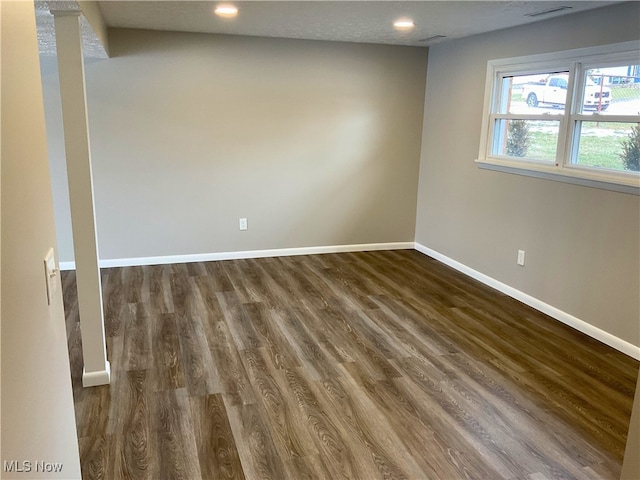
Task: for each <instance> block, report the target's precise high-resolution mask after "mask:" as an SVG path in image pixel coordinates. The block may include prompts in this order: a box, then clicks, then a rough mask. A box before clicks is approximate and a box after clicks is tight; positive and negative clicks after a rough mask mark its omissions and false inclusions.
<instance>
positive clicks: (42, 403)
mask: <svg viewBox="0 0 640 480" xmlns="http://www.w3.org/2000/svg"><path fill="white" fill-rule="evenodd" d="M1 7H2V8H1V12H2V13H1V15H0V16H1V25H2V28H1V30H2V54H1V58H2V82H1V83H2V155H1V158H2V169H1V170H2V179H1V185H2V189H1V190H2V214H1V216H2V255H1V261H2V348H0V351H2V422H1V425H2V427H1V433H2V435H1V437H2V440H3V442H2V447H1V449H0V457H1V458H0V462H2V469H3V470H4V463H3V462H4V461H7V462H12V461H17V462H19V466H20V467H21V468H22V469H23V470H25V467H26V465H25V464H23V463H22V462H25V461H28V462H32V463H31V466H32V470H31V471H30V472H27V471H24V473H17V472H16V471H15V470H14V471H13V472H12V473H9V472H4V471H3V473H2V474H1V475H2V478H30V479H32V478H33V479H35V478H65V479H70V478H80V458H79V454H78V441H77V438H76V423H75V414H74V410H73V396H72V392H71V375H70V372H69V356H68V353H67V335H66V331H65V321H64V311H63V306H62V293H61V292H62V287H61V285H60V281H59V275H58V276H57V278H56V282H57V292H56V294H55V295H54V297H53V303H52V305H51V306H49V305H47V290H46V282H45V275H44V263H43V261H44V257H45V255H46V253H47V251H48V250H49V248H50V247H55V244H56V240H55V227H54V220H53V219H54V217H53V201H52V197H51V181H50V177H49V165H48V162H47V144H46V137H45V121H44V109H43V102H42V88H41V86H40V70H39V65H38V43H37V37H36V28H35V13H34V4H33V2H2V5H1ZM36 461H41V462H42V461H44V462H52V463H62V464H63V467H62V471H61V472H59V473H58V474H48V473H46V472H45V473H43V472H37V471H36V465H35V462H36Z"/></svg>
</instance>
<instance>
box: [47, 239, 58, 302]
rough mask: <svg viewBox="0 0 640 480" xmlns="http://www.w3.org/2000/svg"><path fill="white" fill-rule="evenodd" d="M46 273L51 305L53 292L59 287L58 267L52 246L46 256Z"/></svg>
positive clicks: (48, 298)
mask: <svg viewBox="0 0 640 480" xmlns="http://www.w3.org/2000/svg"><path fill="white" fill-rule="evenodd" d="M44 275H45V281H46V283H47V304H48V305H51V302H52V301H53V294H54V293H55V292H56V290H57V288H58V281H57V278H56V277H57V276H58V269H57V268H56V258H55V255H54V253H53V248H50V249H49V251H48V252H47V255H46V256H45V257H44Z"/></svg>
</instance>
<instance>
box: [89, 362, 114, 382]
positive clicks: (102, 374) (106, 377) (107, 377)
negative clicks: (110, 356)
mask: <svg viewBox="0 0 640 480" xmlns="http://www.w3.org/2000/svg"><path fill="white" fill-rule="evenodd" d="M110 382H111V364H110V363H109V362H106V364H105V369H104V370H98V371H96V372H86V371H85V370H84V368H83V369H82V386H83V387H85V388H86V387H97V386H98V385H109V383H110Z"/></svg>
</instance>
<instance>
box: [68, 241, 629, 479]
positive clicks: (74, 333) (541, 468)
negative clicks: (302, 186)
mask: <svg viewBox="0 0 640 480" xmlns="http://www.w3.org/2000/svg"><path fill="white" fill-rule="evenodd" d="M102 275H103V289H104V302H105V317H106V318H105V326H106V332H107V336H108V345H107V346H108V355H109V359H110V362H111V368H112V384H111V385H110V386H104V387H95V388H88V389H83V388H82V386H81V383H82V382H81V375H82V351H81V338H80V329H79V323H78V309H77V303H76V293H75V292H76V291H75V277H74V274H73V272H67V273H65V274H64V277H63V280H64V298H65V308H66V312H67V330H68V334H69V351H70V358H71V366H72V376H73V385H74V398H75V407H76V417H77V426H78V435H79V441H80V453H81V464H82V471H83V476H84V478H87V479H90V478H105V479H119V478H135V479H137V478H148V479H173V478H176V479H177V478H183V479H198V478H207V479H226V478H247V479H261V478H265V479H266V478H270V479H284V478H289V479H293V480H298V479H305V478H310V479H316V478H317V479H339V478H360V479H367V480H368V479H375V478H385V479H391V478H409V479H424V478H436V479H454V478H479V479H497V478H506V479H530V480H542V479H545V478H546V479H553V478H579V479H585V478H607V479H617V478H618V476H619V474H620V466H621V463H622V456H623V452H624V445H625V439H626V434H627V428H628V423H629V417H630V410H631V404H632V398H633V394H634V389H635V382H636V377H637V374H638V362H636V361H635V360H633V359H631V358H629V357H626V356H625V355H623V354H620V353H618V352H616V351H614V350H612V349H611V348H609V347H607V346H605V345H603V344H601V343H599V342H597V341H595V340H592V339H590V338H588V337H586V336H584V335H582V334H580V333H578V332H576V331H575V330H572V329H571V328H568V327H566V326H564V325H562V324H560V323H559V322H557V321H555V320H552V319H550V318H548V317H546V316H545V315H543V314H541V313H539V312H536V311H534V310H532V309H530V308H528V307H526V306H524V305H522V304H521V303H519V302H517V301H515V300H512V299H510V298H508V297H506V296H504V295H502V294H500V293H498V292H496V291H493V290H491V289H489V288H487V287H485V286H483V285H481V284H479V283H477V282H475V281H473V280H471V279H469V278H467V277H465V276H463V275H461V274H459V273H457V272H454V271H453V270H451V269H449V268H447V267H445V266H443V265H442V264H440V263H438V262H436V261H434V260H432V259H430V258H428V257H426V256H423V255H422V254H420V253H418V252H415V251H395V252H370V253H351V254H332V255H318V256H301V257H282V258H271V259H258V260H235V261H224V262H212V263H194V264H179V265H163V266H152V267H128V268H112V269H107V270H103V273H102Z"/></svg>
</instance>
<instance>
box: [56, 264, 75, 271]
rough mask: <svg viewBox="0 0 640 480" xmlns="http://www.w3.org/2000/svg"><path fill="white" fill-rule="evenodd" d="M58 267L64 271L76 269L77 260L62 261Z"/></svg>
mask: <svg viewBox="0 0 640 480" xmlns="http://www.w3.org/2000/svg"><path fill="white" fill-rule="evenodd" d="M58 268H59V269H60V270H62V271H63V272H64V271H65V270H75V269H76V262H60V263H59V264H58Z"/></svg>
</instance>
